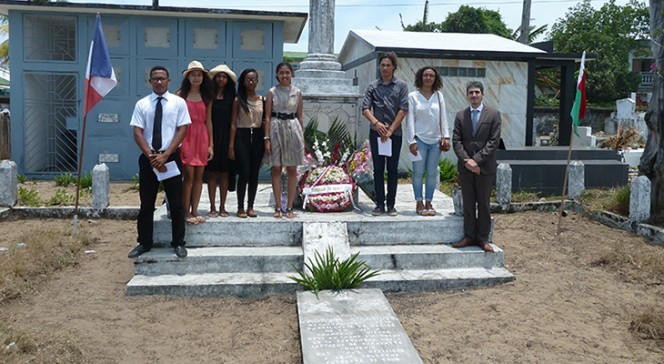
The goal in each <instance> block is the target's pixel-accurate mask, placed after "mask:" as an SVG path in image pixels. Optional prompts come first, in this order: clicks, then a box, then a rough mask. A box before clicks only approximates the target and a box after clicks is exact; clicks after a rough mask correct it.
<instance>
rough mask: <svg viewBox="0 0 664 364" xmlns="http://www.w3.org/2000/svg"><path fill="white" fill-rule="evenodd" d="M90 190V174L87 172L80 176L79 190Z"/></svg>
mask: <svg viewBox="0 0 664 364" xmlns="http://www.w3.org/2000/svg"><path fill="white" fill-rule="evenodd" d="M86 188H92V173H90V172H88V173H86V174H84V175H82V176H81V189H86Z"/></svg>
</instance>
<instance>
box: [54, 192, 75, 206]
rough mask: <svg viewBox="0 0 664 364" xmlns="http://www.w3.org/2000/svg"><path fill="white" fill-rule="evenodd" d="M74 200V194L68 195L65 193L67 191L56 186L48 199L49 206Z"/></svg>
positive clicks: (69, 203) (68, 203)
mask: <svg viewBox="0 0 664 364" xmlns="http://www.w3.org/2000/svg"><path fill="white" fill-rule="evenodd" d="M74 201H75V198H74V196H72V195H70V194H69V193H67V191H65V190H63V189H62V188H58V189H57V190H56V191H55V195H53V197H51V199H50V200H49V201H48V205H49V206H56V205H71V204H73V203H74Z"/></svg>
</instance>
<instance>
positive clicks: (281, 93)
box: [265, 62, 304, 219]
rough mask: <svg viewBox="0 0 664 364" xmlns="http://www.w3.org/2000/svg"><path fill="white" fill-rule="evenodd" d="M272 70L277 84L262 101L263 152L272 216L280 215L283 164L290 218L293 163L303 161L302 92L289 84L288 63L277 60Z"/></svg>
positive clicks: (290, 71) (294, 177) (294, 185)
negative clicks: (268, 168)
mask: <svg viewBox="0 0 664 364" xmlns="http://www.w3.org/2000/svg"><path fill="white" fill-rule="evenodd" d="M276 72H277V81H279V85H277V86H274V87H272V88H271V89H270V90H269V91H268V93H267V100H266V102H265V111H266V112H265V153H266V154H267V156H268V158H267V161H268V164H269V165H270V166H271V167H272V193H274V201H275V203H276V206H275V209H274V217H275V218H277V219H278V218H281V216H282V210H281V172H282V170H283V167H286V173H287V175H288V199H287V202H286V211H285V213H286V217H287V218H289V219H292V218H294V217H295V213H293V201H294V200H295V193H297V166H298V165H302V164H304V132H303V130H304V125H303V124H302V92H301V91H300V89H298V88H297V87H295V86H292V85H291V79H292V77H293V67H291V65H290V64H289V63H288V62H281V63H279V64H278V65H277V70H276Z"/></svg>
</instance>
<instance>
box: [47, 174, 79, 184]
mask: <svg viewBox="0 0 664 364" xmlns="http://www.w3.org/2000/svg"><path fill="white" fill-rule="evenodd" d="M53 181H55V185H56V186H59V187H68V186H69V185H71V184H75V183H76V177H74V175H72V174H71V173H69V172H67V173H63V174H61V175H59V176H55V177H53Z"/></svg>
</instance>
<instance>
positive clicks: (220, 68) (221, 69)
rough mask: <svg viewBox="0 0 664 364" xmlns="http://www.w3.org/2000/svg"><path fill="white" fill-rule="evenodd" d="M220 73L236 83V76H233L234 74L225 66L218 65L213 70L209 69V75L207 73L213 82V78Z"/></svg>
mask: <svg viewBox="0 0 664 364" xmlns="http://www.w3.org/2000/svg"><path fill="white" fill-rule="evenodd" d="M220 72H223V73H225V74H227V75H228V77H230V78H231V79H232V80H233V82H235V83H237V76H236V75H235V72H233V71H232V70H231V69H230V68H228V66H226V65H225V64H220V65H218V66H216V67H215V68H213V69H211V70H210V73H209V74H210V78H211V79H213V80H214V76H216V75H217V73H220Z"/></svg>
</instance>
